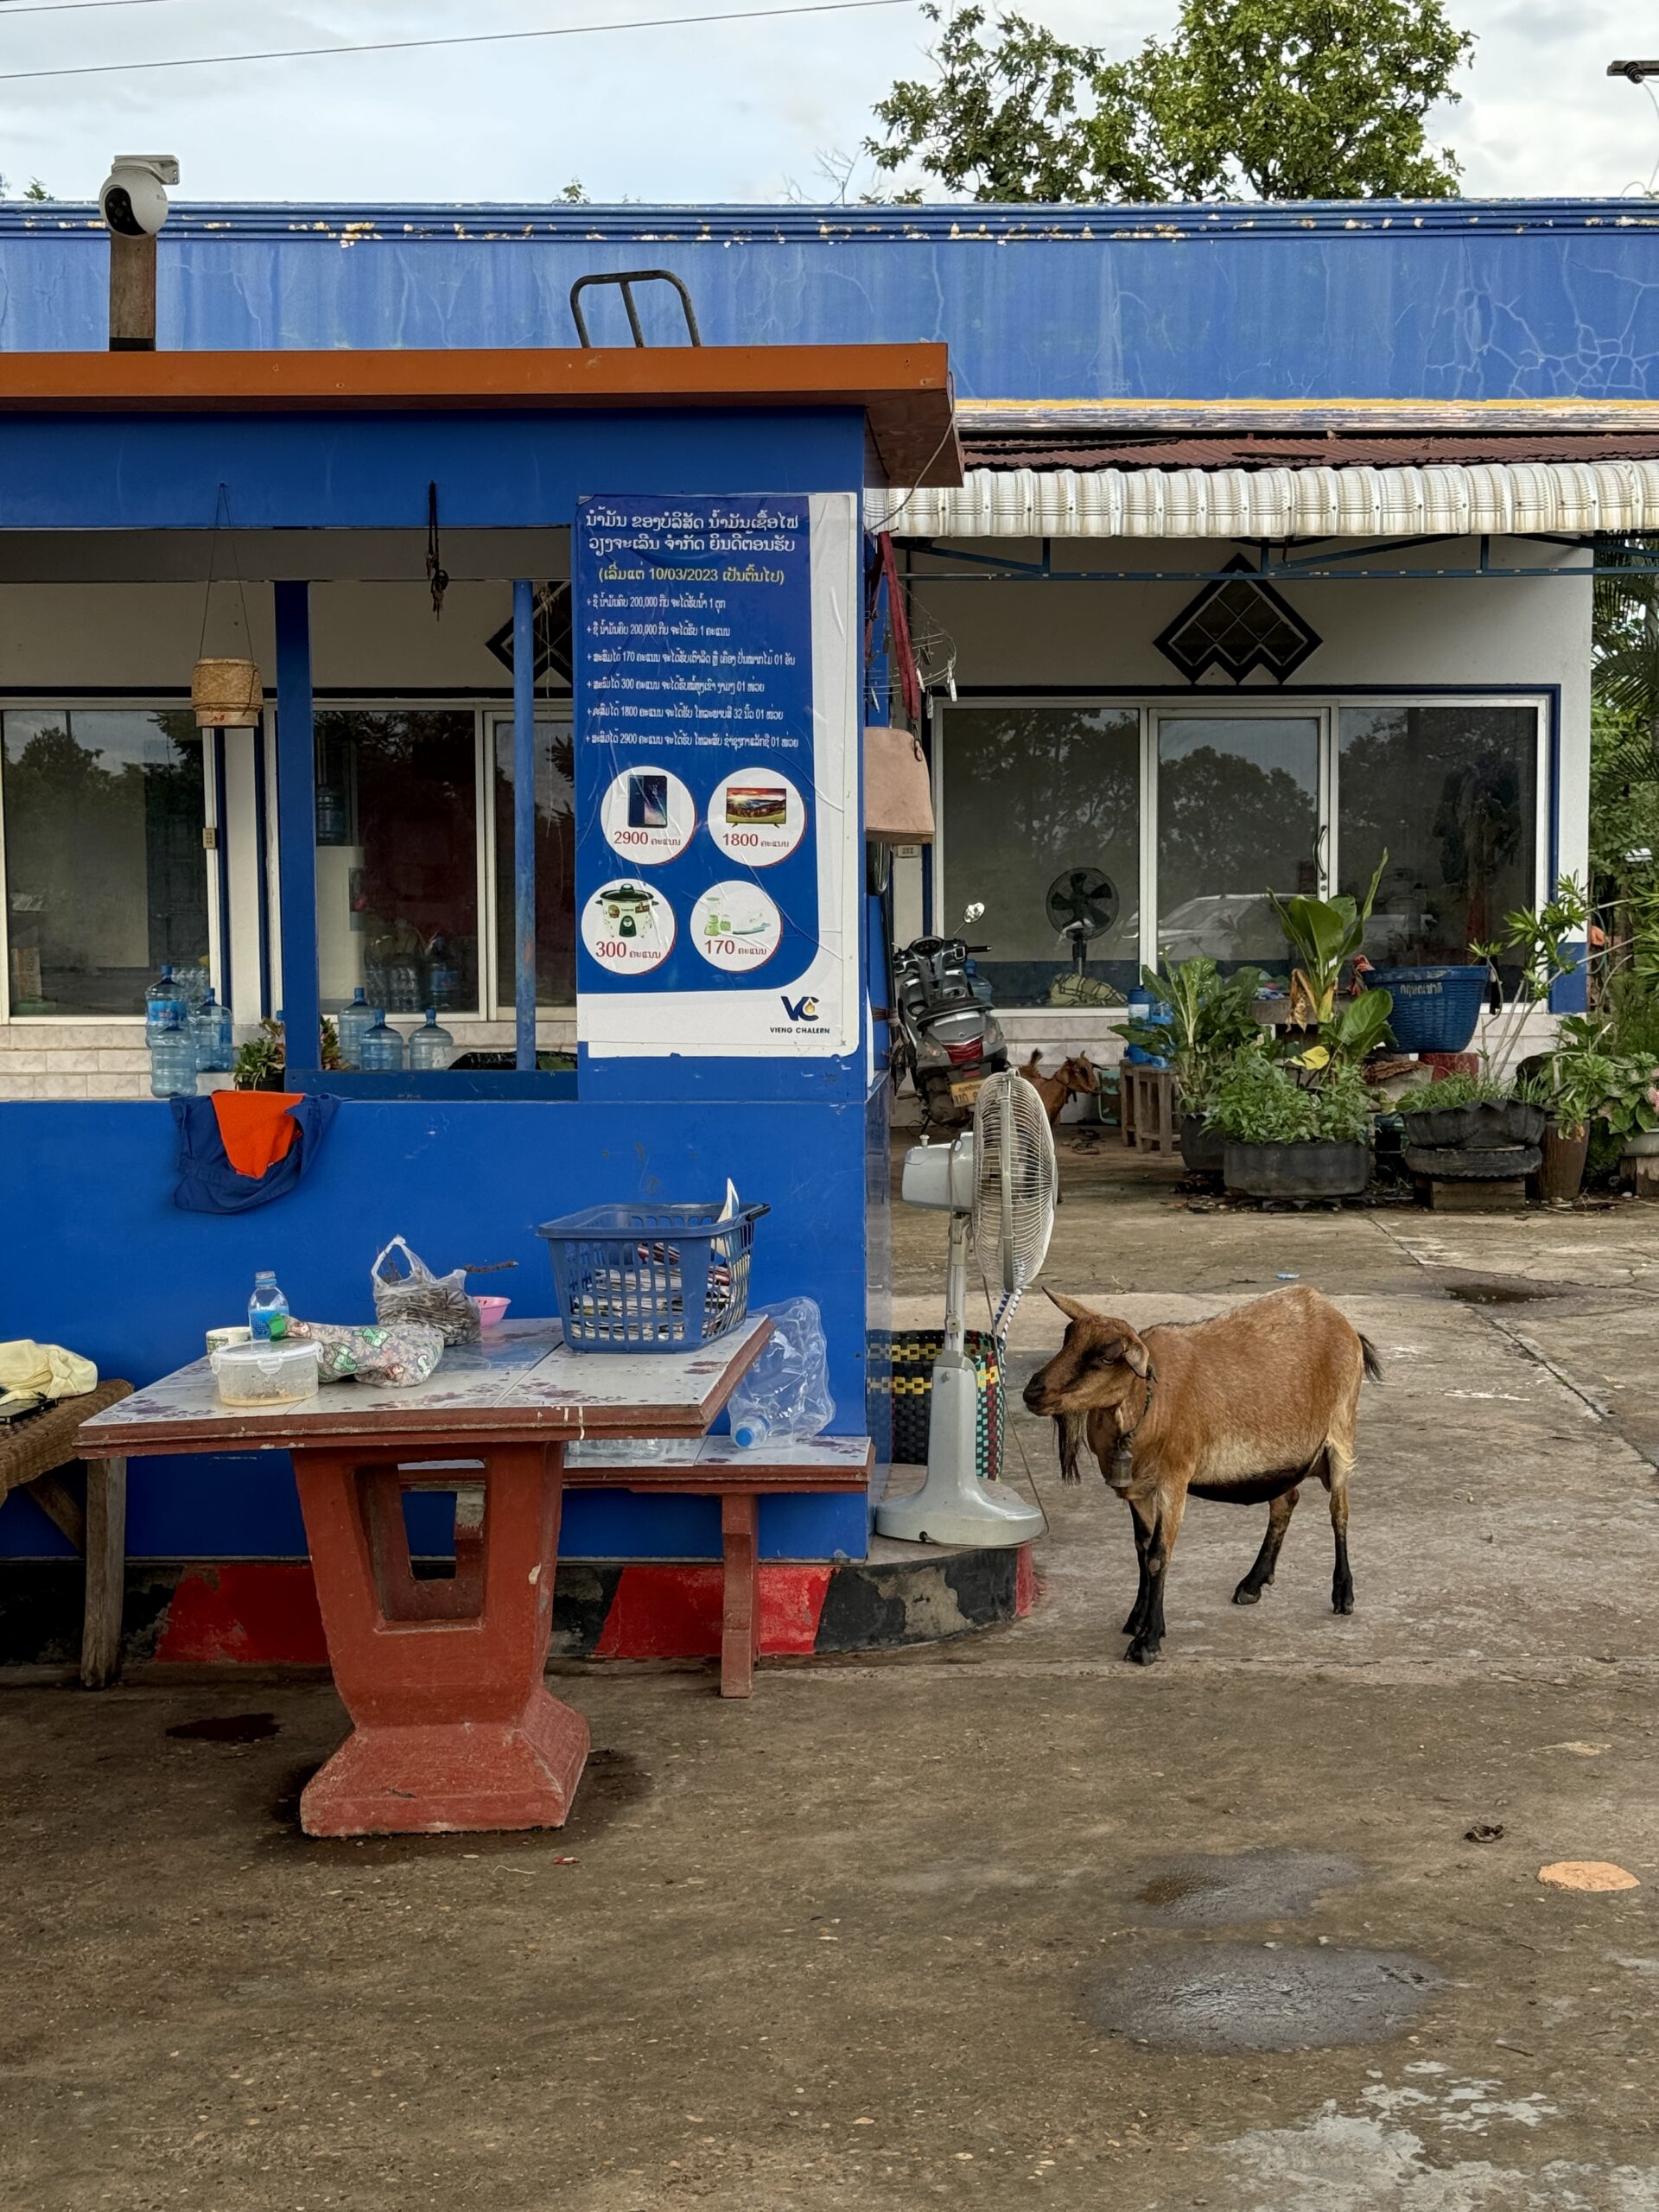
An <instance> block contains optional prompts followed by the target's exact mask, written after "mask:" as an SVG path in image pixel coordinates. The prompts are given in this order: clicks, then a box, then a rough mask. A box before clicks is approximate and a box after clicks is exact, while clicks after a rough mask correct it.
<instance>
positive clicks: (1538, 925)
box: [1469, 875, 1590, 1077]
mask: <svg viewBox="0 0 1659 2212" xmlns="http://www.w3.org/2000/svg"><path fill="white" fill-rule="evenodd" d="M1589 924H1590V902H1589V899H1588V898H1587V897H1586V893H1585V890H1584V887H1583V885H1582V884H1581V883H1580V881H1579V880H1578V879H1577V877H1576V876H1572V875H1564V876H1562V878H1561V879H1560V882H1559V883H1558V884H1557V885H1556V887H1555V891H1554V896H1553V897H1552V898H1549V899H1546V900H1545V901H1544V903H1543V905H1542V906H1517V907H1516V910H1515V911H1514V912H1513V913H1510V914H1506V915H1505V916H1504V918H1503V927H1504V932H1505V934H1504V936H1503V938H1502V939H1501V940H1494V941H1493V942H1492V943H1491V944H1471V945H1470V947H1469V950H1470V953H1471V956H1472V957H1474V958H1475V959H1477V960H1484V962H1485V963H1486V964H1487V967H1488V969H1490V970H1491V974H1492V976H1494V977H1496V976H1497V963H1498V960H1499V958H1500V957H1503V956H1505V955H1507V956H1508V957H1509V960H1510V964H1511V965H1516V964H1518V966H1519V968H1520V970H1521V979H1520V984H1519V987H1518V988H1517V989H1516V992H1515V995H1513V997H1512V998H1510V1001H1509V1002H1508V1003H1507V1005H1506V1006H1505V1007H1504V1009H1503V1013H1502V1014H1500V1015H1499V1017H1498V1019H1497V1021H1496V1022H1494V1023H1491V1024H1490V1025H1489V1026H1488V1028H1487V1032H1486V1035H1485V1038H1484V1041H1483V1043H1482V1045H1481V1049H1480V1059H1481V1068H1482V1071H1483V1073H1484V1074H1486V1075H1488V1076H1490V1077H1497V1075H1498V1073H1499V1071H1501V1070H1503V1068H1505V1067H1507V1066H1508V1065H1509V1064H1510V1061H1511V1060H1512V1059H1513V1058H1515V1057H1516V1049H1517V1047H1518V1046H1519V1045H1520V1042H1521V1033H1522V1029H1523V1028H1524V1027H1525V1026H1526V1020H1527V1016H1528V1015H1529V1014H1531V1013H1532V1012H1533V1010H1534V1009H1535V1007H1540V1006H1546V1007H1547V1006H1548V1004H1549V995H1550V992H1551V991H1552V990H1553V989H1554V987H1555V985H1556V984H1557V983H1559V982H1560V981H1561V980H1562V978H1563V977H1564V976H1571V975H1573V973H1574V972H1575V971H1576V969H1577V967H1578V960H1577V957H1576V956H1574V955H1570V954H1568V953H1567V950H1566V947H1567V944H1568V943H1569V942H1571V941H1572V940H1573V939H1578V940H1580V941H1582V939H1583V938H1584V935H1585V932H1586V930H1587V929H1588V927H1589Z"/></svg>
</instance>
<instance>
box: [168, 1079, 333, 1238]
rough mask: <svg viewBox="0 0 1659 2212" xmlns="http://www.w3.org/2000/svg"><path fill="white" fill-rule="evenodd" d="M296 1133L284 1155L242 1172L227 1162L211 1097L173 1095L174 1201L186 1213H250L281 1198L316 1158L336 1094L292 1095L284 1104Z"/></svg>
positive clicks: (311, 1165) (331, 1116)
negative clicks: (254, 1171) (263, 1167)
mask: <svg viewBox="0 0 1659 2212" xmlns="http://www.w3.org/2000/svg"><path fill="white" fill-rule="evenodd" d="M288 1110H289V1114H290V1115H291V1116H293V1119H294V1122H295V1125H296V1130H297V1135H296V1137H295V1140H294V1142H293V1144H292V1145H291V1146H290V1147H289V1151H288V1153H287V1154H286V1155H285V1156H284V1157H283V1159H281V1160H276V1161H274V1162H273V1163H272V1164H271V1166H269V1167H268V1168H267V1169H266V1170H265V1172H264V1174H263V1175H242V1174H238V1172H237V1170H236V1169H235V1168H234V1167H232V1165H231V1162H230V1158H229V1155H228V1154H226V1149H225V1140H224V1138H223V1137H222V1136H221V1135H219V1116H218V1115H217V1114H216V1113H215V1112H214V1110H213V1100H212V1099H211V1098H175V1100H174V1101H173V1119H174V1121H175V1123H176V1124H177V1126H178V1132H179V1155H178V1169H179V1182H178V1188H177V1189H176V1190H175V1192H174V1193H173V1203H174V1205H175V1206H181V1207H183V1209H184V1211H186V1212H187V1213H250V1212H251V1211H252V1210H253V1208H254V1207H255V1206H268V1205H270V1203H271V1201H272V1200H273V1199H275V1198H286V1197H287V1196H288V1193H289V1192H290V1191H291V1190H292V1189H293V1188H294V1186H295V1185H296V1183H298V1182H299V1180H300V1179H301V1177H302V1176H303V1175H306V1174H308V1173H310V1171H311V1168H312V1167H313V1166H315V1162H316V1157H317V1154H318V1151H319V1149H320V1148H321V1144H322V1140H323V1137H324V1135H325V1134H326V1132H327V1128H328V1124H329V1123H330V1122H332V1121H333V1120H334V1116H335V1115H336V1114H337V1113H338V1112H339V1111H340V1101H339V1099H338V1098H313V1097H302V1098H296V1100H295V1102H294V1103H293V1104H292V1105H291V1106H290V1107H289V1109H288Z"/></svg>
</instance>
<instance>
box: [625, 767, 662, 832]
mask: <svg viewBox="0 0 1659 2212" xmlns="http://www.w3.org/2000/svg"><path fill="white" fill-rule="evenodd" d="M628 827H629V829H667V827H668V778H667V777H666V776H664V775H655V774H650V773H646V774H643V775H632V776H630V777H629V778H628Z"/></svg>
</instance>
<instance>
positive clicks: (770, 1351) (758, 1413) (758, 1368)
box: [730, 1298, 836, 1452]
mask: <svg viewBox="0 0 1659 2212" xmlns="http://www.w3.org/2000/svg"><path fill="white" fill-rule="evenodd" d="M759 1310H760V1312H761V1313H765V1314H766V1317H767V1318H768V1319H769V1320H770V1321H771V1323H772V1334H771V1335H770V1336H769V1337H768V1338H767V1339H766V1343H765V1344H763V1345H762V1346H761V1348H760V1357H759V1358H758V1359H757V1360H756V1361H755V1363H754V1364H753V1367H751V1368H750V1370H749V1371H748V1373H747V1375H746V1376H744V1377H743V1379H742V1381H741V1383H739V1384H738V1386H737V1388H736V1389H734V1391H733V1392H732V1395H731V1399H730V1410H731V1421H732V1440H733V1442H734V1443H735V1444H736V1445H737V1446H739V1447H740V1449H741V1450H743V1451H746V1452H753V1451H758V1450H759V1449H760V1446H762V1445H763V1444H766V1443H769V1442H772V1441H778V1442H783V1441H785V1440H804V1439H805V1438H807V1437H810V1436H817V1434H818V1433H819V1432H820V1431H821V1430H823V1429H825V1428H828V1427H829V1424H830V1422H831V1421H833V1420H834V1419H835V1417H836V1402H835V1400H834V1399H833V1398H832V1397H831V1396H830V1395H829V1347H828V1345H827V1344H826V1343H825V1341H824V1335H823V1316H822V1314H821V1313H819V1312H818V1308H817V1304H816V1303H815V1302H814V1300H811V1299H810V1298H786V1299H785V1300H784V1301H783V1303H782V1304H781V1305H779V1306H761V1307H760V1309H759Z"/></svg>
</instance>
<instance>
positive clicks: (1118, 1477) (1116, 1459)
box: [1107, 1359, 1158, 1483]
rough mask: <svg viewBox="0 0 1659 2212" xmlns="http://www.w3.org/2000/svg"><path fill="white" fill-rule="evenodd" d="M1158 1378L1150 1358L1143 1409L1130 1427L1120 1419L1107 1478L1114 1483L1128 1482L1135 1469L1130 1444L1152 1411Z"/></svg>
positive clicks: (1145, 1380)
mask: <svg viewBox="0 0 1659 2212" xmlns="http://www.w3.org/2000/svg"><path fill="white" fill-rule="evenodd" d="M1157 1380H1158V1370H1157V1369H1156V1368H1155V1367H1154V1365H1153V1363H1152V1362H1151V1360H1150V1359H1148V1360H1147V1372H1146V1376H1145V1377H1144V1382H1145V1386H1146V1395H1145V1396H1144V1397H1143V1398H1142V1399H1141V1410H1140V1412H1139V1413H1138V1414H1136V1415H1135V1421H1134V1422H1133V1424H1132V1425H1131V1426H1130V1427H1128V1428H1125V1427H1122V1423H1121V1421H1120V1424H1119V1427H1118V1432H1117V1442H1116V1445H1114V1446H1113V1447H1112V1471H1111V1473H1110V1475H1109V1477H1108V1478H1107V1479H1108V1480H1109V1481H1111V1482H1114V1483H1126V1482H1128V1478H1129V1476H1130V1474H1131V1472H1132V1471H1133V1470H1134V1465H1135V1454H1134V1452H1132V1451H1131V1450H1130V1449H1129V1446H1130V1445H1131V1444H1132V1443H1133V1442H1134V1440H1135V1438H1136V1437H1137V1436H1138V1435H1139V1434H1140V1433H1141V1423H1142V1422H1143V1421H1145V1420H1146V1417H1147V1414H1149V1413H1150V1412H1151V1411H1152V1394H1153V1389H1154V1385H1155V1384H1156V1383H1157Z"/></svg>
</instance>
